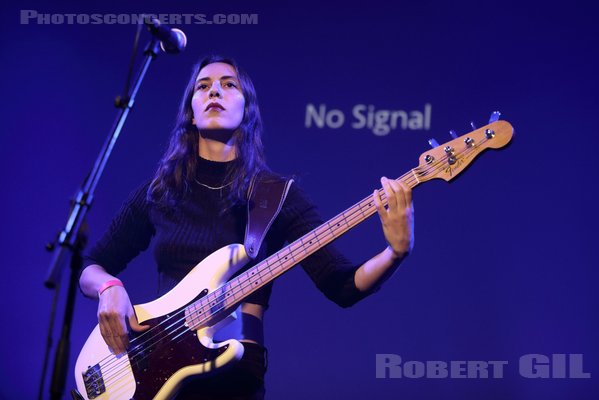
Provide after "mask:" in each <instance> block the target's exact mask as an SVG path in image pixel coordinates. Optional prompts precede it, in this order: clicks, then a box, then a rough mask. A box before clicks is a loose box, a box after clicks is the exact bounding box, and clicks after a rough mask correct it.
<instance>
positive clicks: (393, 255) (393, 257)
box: [386, 245, 408, 261]
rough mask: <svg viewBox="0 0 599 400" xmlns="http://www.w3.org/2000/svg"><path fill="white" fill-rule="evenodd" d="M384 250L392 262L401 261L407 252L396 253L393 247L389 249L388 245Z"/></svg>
mask: <svg viewBox="0 0 599 400" xmlns="http://www.w3.org/2000/svg"><path fill="white" fill-rule="evenodd" d="M386 250H387V252H388V254H389V256H390V257H391V260H392V261H401V260H403V259H404V258H406V256H407V255H408V252H407V251H397V250H395V249H393V247H391V246H390V245H388V246H387V248H386Z"/></svg>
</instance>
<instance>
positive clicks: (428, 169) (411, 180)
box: [98, 139, 488, 381]
mask: <svg viewBox="0 0 599 400" xmlns="http://www.w3.org/2000/svg"><path fill="white" fill-rule="evenodd" d="M487 140H488V139H483V140H482V141H481V142H480V144H479V145H477V146H473V147H468V148H466V149H465V150H463V151H462V152H460V153H458V154H457V155H456V158H459V157H458V156H462V157H464V156H466V155H467V153H470V152H471V151H473V150H475V149H477V148H478V147H479V146H480V145H481V144H483V143H484V142H486V141H487ZM446 159H447V156H444V157H442V158H441V159H439V160H438V161H437V162H435V163H433V164H431V165H430V166H427V167H426V169H424V170H422V171H418V173H419V174H420V176H421V177H423V178H424V177H426V175H427V174H428V173H430V172H431V170H433V169H435V170H439V169H441V170H442V169H443V168H445V167H446V166H445V165H443V166H441V168H437V167H438V166H439V164H443V161H445V160H446ZM418 169H420V166H418V167H416V168H414V169H411V170H410V171H409V172H407V173H406V174H404V175H402V176H401V177H400V178H397V179H396V181H397V180H401V179H402V178H404V177H406V183H407V184H409V185H411V184H413V183H414V182H417V183H420V182H419V179H418V178H417V177H414V176H413V174H412V175H410V174H411V173H413V172H415V170H418ZM414 186H415V185H414ZM378 191H379V194H380V195H381V198H382V200H383V202H385V201H387V200H386V194H385V192H384V189H378ZM370 198H371V196H368V197H366V198H364V199H363V200H361V201H359V202H358V203H356V204H355V205H354V206H352V207H350V208H349V210H351V209H353V208H358V210H356V211H357V212H356V211H354V212H351V213H350V214H349V215H348V216H347V217H345V218H344V219H345V220H346V221H349V222H353V221H354V218H353V217H354V216H355V215H356V214H358V212H360V213H362V212H361V207H356V206H359V205H361V204H362V203H363V202H366V201H368V199H370ZM370 204H371V203H370V202H369V205H370ZM349 210H348V211H349ZM343 214H344V213H341V214H339V215H338V216H342V215H343ZM338 216H337V217H338ZM370 216H371V215H369V216H368V217H366V218H369V217H370ZM337 217H333V218H332V219H331V220H334V219H335V218H337ZM361 217H362V216H361V215H359V216H358V219H360V218H361ZM366 218H363V219H366ZM331 220H329V221H331ZM324 225H326V224H322V225H321V226H324ZM348 225H349V224H348ZM352 228H353V227H352ZM350 229H351V228H350ZM315 230H316V229H315ZM325 232H330V228H329V229H325ZM344 233H345V232H344ZM329 235H333V234H332V233H329V234H327V236H329ZM335 239H336V238H335V237H334V235H333V240H335ZM287 247H288V248H289V247H291V245H289V246H287ZM322 247H324V246H322ZM319 249H320V248H319ZM297 250H298V249H295V250H289V253H288V254H289V255H290V256H291V258H293V259H294V258H295V257H294V255H293V254H292V253H294V252H297ZM304 251H305V250H304ZM275 254H276V253H275ZM271 257H272V256H271ZM277 262H279V264H280V263H281V260H280V259H277V260H276V261H274V262H273V264H272V265H274V264H276V263H277ZM297 263H298V262H295V263H294V266H295V264H297ZM272 265H268V267H272ZM280 266H281V265H279V266H277V267H276V268H279V267H280ZM247 272H249V271H246V272H244V273H243V274H241V275H248V277H247V278H248V280H247V281H245V282H244V283H241V284H240V285H238V287H237V288H236V289H233V290H231V291H230V292H228V293H231V292H233V293H234V294H237V293H239V292H242V293H243V291H245V290H246V289H247V287H248V286H253V285H252V284H251V282H249V274H247ZM284 272H286V271H284ZM241 275H239V276H238V277H237V278H241ZM248 282H249V285H248V284H247V283H248ZM227 283H228V282H227ZM227 283H225V285H226V284H227ZM219 289H221V290H222V286H221V287H220V288H217V289H215V290H214V291H213V292H212V293H211V294H213V293H215V292H216V291H218V290H219ZM209 295H210V294H208V295H207V296H209ZM207 296H206V297H205V298H203V299H200V300H198V301H197V302H196V303H194V304H191V305H189V306H187V307H185V308H184V309H182V310H180V311H178V312H177V313H175V314H173V315H172V316H169V317H168V318H167V319H166V320H164V321H161V322H160V323H159V324H158V325H156V326H155V327H153V328H151V329H150V330H148V331H147V332H144V333H143V334H142V335H140V336H138V337H136V338H134V339H133V340H132V341H131V342H132V343H133V342H134V341H136V339H141V338H142V336H145V335H146V334H148V333H150V331H151V330H153V329H154V328H157V327H159V326H160V325H163V324H164V323H166V322H167V321H169V320H170V319H171V318H173V317H174V316H175V315H178V314H180V313H181V312H185V311H186V310H187V309H188V308H191V307H195V306H196V305H197V303H202V302H203V301H202V300H206V299H207ZM219 297H220V296H219ZM225 301H226V299H225V300H220V301H219V300H217V303H218V305H219V306H220V305H223V306H222V307H221V308H218V309H216V311H213V312H212V313H211V315H209V316H208V317H204V319H201V318H202V317H203V316H202V317H200V316H199V314H201V312H203V311H205V309H206V308H207V307H208V308H214V305H215V304H217V303H214V304H212V306H211V307H209V306H210V302H208V303H207V304H204V305H201V306H200V307H199V309H200V310H202V311H200V313H197V311H198V308H196V309H195V310H194V312H195V314H196V315H195V316H193V314H194V312H191V314H192V317H191V319H192V320H193V319H198V318H199V321H197V322H196V323H194V326H201V324H202V323H204V322H206V321H208V320H210V319H211V318H214V316H215V315H217V314H218V313H220V312H221V311H222V310H224V309H226V308H230V307H231V306H229V307H227V306H226V305H224V303H225ZM185 319H186V317H184V318H181V319H179V320H177V321H174V322H172V323H171V324H170V325H169V326H167V327H166V328H164V329H163V330H162V331H159V332H158V333H157V334H156V335H154V336H152V337H150V338H146V339H147V340H146V341H145V342H144V343H142V344H140V345H137V346H135V347H134V348H133V350H134V351H135V350H136V349H138V348H140V347H144V345H146V343H147V342H149V341H151V340H152V339H154V338H156V337H157V336H160V333H161V332H167V331H168V329H169V328H172V327H173V326H175V325H176V324H177V323H178V322H181V321H183V320H185ZM192 322H194V321H192ZM180 328H185V329H183V332H185V331H186V330H190V332H191V328H188V326H187V325H186V324H181V325H179V326H175V328H174V330H173V331H172V332H169V333H168V334H167V335H166V336H163V337H162V338H159V339H158V340H157V341H156V342H155V343H152V344H150V345H146V346H145V348H149V347H152V346H156V345H158V343H160V342H161V341H163V340H165V339H167V338H168V336H170V335H171V333H177V330H179V329H180ZM180 335H181V334H179V335H178V336H176V337H175V338H173V339H171V340H175V339H177V337H179V336H180ZM139 353H141V354H143V350H141V351H139V352H138V353H135V354H133V355H129V358H130V359H133V358H135V357H138V354H139ZM110 357H111V356H107V357H105V358H104V359H103V360H101V361H100V362H99V363H98V364H100V363H101V362H102V361H105V360H106V359H108V358H110ZM113 357H114V358H113V361H120V358H116V356H113ZM146 357H147V356H146ZM146 357H144V358H142V360H143V359H145V358H146ZM139 361H140V360H137V361H136V362H139ZM117 364H118V363H117ZM108 365H109V363H106V364H105V365H103V366H102V368H103V369H104V368H105V367H106V366H108ZM113 367H117V366H116V365H115V366H113ZM110 369H114V368H109V369H108V370H107V371H106V372H107V373H108V372H109V371H110ZM125 370H126V369H125ZM113 375H114V374H113ZM111 377H112V376H107V377H106V378H104V379H105V381H107V380H110V379H111Z"/></svg>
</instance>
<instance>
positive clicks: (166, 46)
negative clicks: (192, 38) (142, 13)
mask: <svg viewBox="0 0 599 400" xmlns="http://www.w3.org/2000/svg"><path fill="white" fill-rule="evenodd" d="M144 24H145V25H146V27H147V28H148V30H149V31H150V33H151V34H152V35H153V36H154V37H155V38H156V39H158V40H160V48H161V49H162V51H164V52H165V53H169V54H177V53H181V52H182V51H183V50H185V46H186V45H187V36H185V33H183V31H182V30H180V29H176V28H171V27H170V26H168V25H165V24H163V23H162V22H160V20H159V19H157V18H153V17H150V16H147V17H145V18H144Z"/></svg>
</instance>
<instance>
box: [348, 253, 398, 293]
mask: <svg viewBox="0 0 599 400" xmlns="http://www.w3.org/2000/svg"><path fill="white" fill-rule="evenodd" d="M407 255H408V253H407V252H406V253H403V254H396V253H395V252H394V251H393V250H392V249H391V248H390V247H389V246H387V247H386V248H385V250H383V251H382V252H380V253H379V254H377V255H375V256H374V257H372V258H371V259H370V260H368V261H366V262H365V263H364V264H362V265H361V266H360V268H358V270H357V271H356V273H355V275H354V280H355V284H356V287H357V288H358V289H359V290H360V291H362V292H367V291H370V290H372V289H374V288H377V287H379V286H381V285H382V284H383V282H385V281H386V280H387V279H389V277H391V275H393V273H394V272H395V271H396V270H397V268H398V267H399V265H400V264H401V262H402V261H403V260H404V259H405V258H406V257H407Z"/></svg>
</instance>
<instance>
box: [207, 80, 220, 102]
mask: <svg viewBox="0 0 599 400" xmlns="http://www.w3.org/2000/svg"><path fill="white" fill-rule="evenodd" d="M221 91H222V87H221V86H220V81H214V82H212V86H211V87H210V92H209V93H208V97H210V98H213V97H222V93H221Z"/></svg>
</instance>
